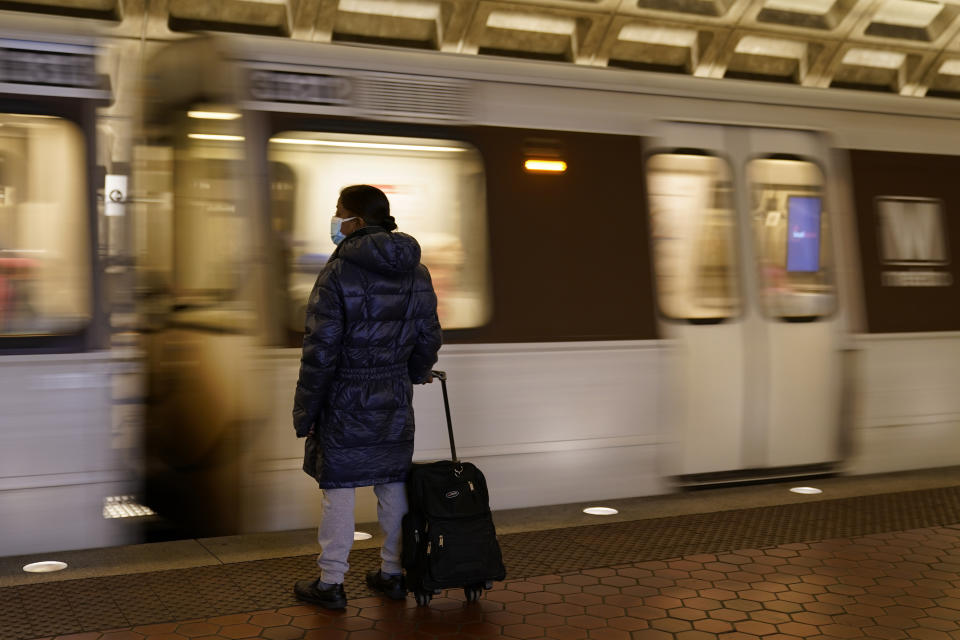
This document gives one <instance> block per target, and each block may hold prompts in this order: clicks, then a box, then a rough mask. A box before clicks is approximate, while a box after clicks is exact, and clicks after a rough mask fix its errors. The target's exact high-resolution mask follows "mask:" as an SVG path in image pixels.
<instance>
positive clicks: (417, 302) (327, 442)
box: [293, 226, 442, 489]
mask: <svg viewBox="0 0 960 640" xmlns="http://www.w3.org/2000/svg"><path fill="white" fill-rule="evenodd" d="M441 340H442V337H441V333H440V322H439V321H438V320H437V296H436V294H435V293H434V290H433V284H432V283H431V281H430V273H429V272H428V271H427V268H426V267H425V266H423V265H422V264H420V245H419V244H417V241H416V240H414V239H413V238H412V237H411V236H408V235H406V234H403V233H391V232H387V231H385V230H384V229H382V228H380V227H372V226H368V227H364V228H362V229H359V230H358V231H355V232H354V233H352V234H350V235H349V236H348V237H347V238H346V239H344V240H343V242H341V243H340V245H339V246H338V247H337V249H336V251H334V252H333V255H332V256H331V257H330V260H329V261H328V262H327V264H326V266H325V267H324V268H323V270H322V271H321V272H320V275H319V276H318V277H317V282H316V284H315V285H314V287H313V292H312V293H311V294H310V301H309V302H308V303H307V324H306V334H305V335H304V337H303V356H302V358H301V360H300V379H299V380H298V381H297V390H296V395H295V397H294V406H293V424H294V428H295V429H296V431H297V436H298V437H304V436H306V435H307V434H308V433H309V432H310V430H311V428H312V429H313V431H314V435H313V436H311V437H309V438H307V443H306V447H305V455H304V461H303V470H304V471H305V472H307V473H308V474H310V475H311V476H313V477H314V478H315V479H316V480H317V482H318V483H319V485H320V487H321V488H323V489H330V488H337V487H359V486H365V485H372V484H385V483H389V482H402V481H404V480H405V479H406V476H407V473H408V471H409V469H410V464H411V461H412V458H413V431H414V422H413V404H412V401H413V383H421V382H425V381H426V380H427V379H429V377H430V370H431V368H432V367H433V365H434V363H436V361H437V351H438V350H439V349H440V344H441Z"/></svg>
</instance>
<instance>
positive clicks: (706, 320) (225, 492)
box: [133, 36, 960, 535]
mask: <svg viewBox="0 0 960 640" xmlns="http://www.w3.org/2000/svg"><path fill="white" fill-rule="evenodd" d="M144 91H145V104H144V114H143V129H142V131H141V132H140V134H139V135H138V136H137V139H138V145H137V147H136V149H135V151H134V176H133V182H134V185H135V186H134V189H135V191H136V193H137V199H138V200H139V201H141V202H142V203H143V204H142V205H138V210H137V212H136V218H135V219H136V224H137V227H138V228H137V238H138V244H137V261H138V270H139V272H140V278H139V283H140V284H139V289H138V298H139V300H140V301H141V310H142V311H141V317H142V318H143V319H144V326H143V329H144V336H143V337H144V348H145V352H146V354H147V356H146V364H145V366H146V369H147V371H148V383H147V386H148V392H147V396H148V400H147V405H146V415H147V419H146V423H145V434H144V447H145V452H146V466H145V474H146V475H145V483H146V484H145V486H146V499H147V502H148V504H149V506H150V507H152V508H153V509H155V510H156V511H157V512H158V513H161V514H163V515H164V516H165V517H167V518H169V519H170V521H172V522H176V523H177V524H178V526H180V527H182V530H183V531H184V532H188V533H189V534H191V535H215V534H225V533H234V532H239V531H263V530H279V529H293V528H300V527H309V526H313V525H314V524H315V522H316V520H317V516H318V510H319V500H318V497H317V490H316V486H315V485H314V484H313V482H312V481H311V480H310V479H309V478H308V477H306V476H305V475H304V474H303V473H302V471H301V470H300V467H301V462H302V455H303V442H302V441H300V440H297V439H296V438H295V437H294V434H293V431H292V428H291V417H290V412H291V408H292V397H293V391H294V386H295V382H296V379H297V372H298V367H299V358H300V348H299V347H300V339H301V337H302V331H303V320H304V318H303V315H304V308H305V303H306V299H307V296H308V295H309V292H310V288H311V286H312V284H313V281H314V279H315V277H316V274H317V273H318V271H319V269H320V268H321V267H322V264H323V262H324V261H325V260H326V257H327V256H328V255H329V254H330V253H331V252H332V250H333V244H332V243H331V241H330V240H329V237H328V230H327V227H328V219H329V217H330V216H331V215H332V213H333V210H334V207H335V204H336V199H337V194H338V191H339V189H341V188H342V187H344V186H346V185H349V184H353V183H369V184H374V185H378V186H379V187H380V188H381V189H383V190H384V191H385V192H386V193H387V195H388V197H389V198H390V201H391V205H392V207H393V214H394V216H395V217H396V219H397V221H398V224H399V225H400V230H401V231H405V232H408V233H411V234H412V235H414V236H415V237H417V238H418V239H419V241H420V243H421V245H422V249H423V261H424V263H425V264H426V265H427V266H428V267H429V268H430V270H431V273H432V274H433V277H434V282H435V285H436V288H437V291H438V296H439V299H440V310H439V312H440V316H441V324H442V325H443V326H444V328H445V331H444V340H445V344H444V347H443V348H442V350H441V353H440V361H439V363H438V368H441V369H444V370H446V371H448V372H449V379H450V392H451V397H452V400H451V402H452V411H453V422H454V425H455V429H456V432H457V444H458V449H459V452H460V454H461V457H462V458H464V459H469V460H471V461H473V462H475V463H476V464H477V465H478V466H480V467H481V468H482V469H484V471H485V473H486V475H487V477H488V479H489V484H490V487H491V496H492V497H491V500H492V507H493V508H494V509H510V508H521V507H529V506H534V505H545V504H560V503H573V502H583V501H599V502H609V501H615V500H616V499H618V498H623V497H628V496H644V495H653V494H658V493H664V492H668V491H672V490H676V489H677V488H679V487H691V486H707V485H711V484H717V483H726V482H738V481H744V480H759V479H782V478H790V477H802V476H815V475H818V474H835V473H847V474H864V473H875V472H886V471H895V470H902V469H910V468H921V467H936V466H944V465H953V464H957V463H958V462H960V454H958V451H960V393H957V392H958V391H960V297H958V295H957V289H956V286H957V285H956V273H955V271H956V266H955V263H954V262H951V260H950V255H951V247H955V246H958V245H957V243H958V242H960V225H958V224H957V223H956V220H955V216H952V215H951V212H952V211H955V210H956V209H957V207H958V206H960V183H958V181H957V180H956V179H955V178H954V175H955V174H954V171H955V170H957V169H958V168H960V157H958V156H956V155H954V154H956V149H957V148H958V142H960V133H958V132H960V127H958V125H960V113H958V111H957V109H956V107H955V104H954V103H952V102H950V101H948V100H944V99H938V98H928V99H923V100H918V99H913V98H906V97H899V96H892V95H880V94H875V93H867V92H858V91H852V90H840V89H830V90H820V89H811V88H801V87H795V86H784V85H776V84H768V83H762V82H746V81H740V80H731V79H725V80H714V79H705V78H689V77H679V76H671V75H669V74H656V73H649V72H640V71H632V70H622V69H594V68H582V67H574V66H567V65H559V64H553V63H549V62H541V61H523V60H508V59H496V58H492V57H490V58H485V57H469V58H467V57H460V56H456V55H446V54H439V53H435V52H433V53H424V52H417V51H398V50H391V51H389V53H388V52H386V51H384V50H378V49H377V48H371V47H362V46H351V45H344V44H339V45H323V44H318V43H303V42H277V41H274V40H272V39H270V38H264V37H257V36H204V37H198V38H191V39H185V40H182V41H179V42H175V43H172V44H168V45H165V46H164V47H162V48H161V49H160V50H159V51H158V52H157V53H156V55H154V56H153V57H152V58H151V59H150V60H149V61H147V62H146V63H145V77H144ZM415 395H416V401H415V407H416V416H417V448H416V454H415V459H420V460H424V459H435V458H441V457H443V456H445V455H446V452H447V447H446V433H445V429H444V426H443V416H442V410H441V404H440V398H439V390H438V389H435V388H431V387H429V386H428V387H418V388H417V389H416V394H415ZM362 495H363V496H364V497H363V499H360V500H358V507H357V510H358V513H357V517H358V519H359V521H372V520H374V519H375V511H374V509H375V501H374V499H373V497H372V492H363V493H362Z"/></svg>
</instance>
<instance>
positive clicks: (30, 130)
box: [0, 114, 91, 336]
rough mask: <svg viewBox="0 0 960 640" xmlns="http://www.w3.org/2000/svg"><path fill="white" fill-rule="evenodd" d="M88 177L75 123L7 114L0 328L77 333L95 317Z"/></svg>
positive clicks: (0, 155) (0, 117)
mask: <svg viewBox="0 0 960 640" xmlns="http://www.w3.org/2000/svg"><path fill="white" fill-rule="evenodd" d="M86 180H87V172H86V158H85V143H84V140H83V135H82V134H81V132H80V130H79V128H78V127H77V126H76V125H74V124H73V123H71V122H69V121H66V120H62V119H60V118H55V117H50V116H37V115H20V114H0V335H5V336H17V335H54V334H68V333H75V332H77V331H79V330H81V329H82V328H83V327H84V326H85V325H86V324H87V322H88V321H89V319H90V311H91V310H90V304H91V294H90V291H91V281H90V280H91V262H90V261H91V256H90V230H89V227H88V224H89V220H88V213H89V212H88V211H87V191H86V188H85V187H86Z"/></svg>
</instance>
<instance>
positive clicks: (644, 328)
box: [447, 127, 656, 342]
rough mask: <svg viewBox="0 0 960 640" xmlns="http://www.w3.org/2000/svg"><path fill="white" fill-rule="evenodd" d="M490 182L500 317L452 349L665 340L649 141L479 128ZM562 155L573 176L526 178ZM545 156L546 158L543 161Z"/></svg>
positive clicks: (457, 338)
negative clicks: (657, 303)
mask: <svg viewBox="0 0 960 640" xmlns="http://www.w3.org/2000/svg"><path fill="white" fill-rule="evenodd" d="M464 134H465V135H464V140H466V141H467V142H469V143H471V144H473V145H474V146H476V147H477V149H479V151H480V153H481V155H482V156H483V159H484V164H485V170H486V175H487V216H488V220H489V231H490V264H491V268H490V269H491V275H492V282H493V315H492V318H491V320H490V323H489V324H488V325H486V326H484V327H479V328H477V329H470V330H461V331H451V332H449V333H448V335H447V338H448V339H449V342H550V341H570V340H641V339H650V338H655V337H656V325H655V317H656V316H655V312H654V301H653V291H652V284H651V281H652V280H651V279H652V274H651V270H650V255H649V253H650V244H649V240H648V238H649V235H648V232H647V215H646V205H645V202H646V199H645V194H644V187H643V173H642V166H641V154H642V148H641V144H640V139H639V138H637V137H634V136H618V135H604V134H595V133H573V132H556V131H550V132H544V131H536V130H530V129H508V128H500V127H474V128H469V129H467V130H465V131H464ZM544 147H546V148H549V149H553V150H555V151H556V152H557V153H558V154H559V155H560V156H561V157H562V159H563V160H564V161H565V162H566V163H567V171H566V173H563V174H560V175H551V174H535V173H529V172H527V171H525V170H524V167H523V163H524V160H525V159H526V157H527V154H528V153H531V154H534V155H538V154H536V151H537V150H538V149H542V148H544ZM539 155H541V157H542V154H539Z"/></svg>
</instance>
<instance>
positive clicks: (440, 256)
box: [270, 131, 490, 334]
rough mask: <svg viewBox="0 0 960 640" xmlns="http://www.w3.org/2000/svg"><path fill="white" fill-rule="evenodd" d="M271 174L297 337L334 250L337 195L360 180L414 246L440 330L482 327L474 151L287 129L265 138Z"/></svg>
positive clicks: (478, 176) (482, 250)
mask: <svg viewBox="0 0 960 640" xmlns="http://www.w3.org/2000/svg"><path fill="white" fill-rule="evenodd" d="M270 171H271V194H272V207H273V226H274V230H275V231H276V233H277V235H278V236H279V244H280V249H279V250H280V252H281V254H282V260H283V261H284V262H285V263H286V264H287V269H286V273H285V277H286V278H287V280H286V282H285V283H284V287H285V290H286V291H287V292H288V296H287V304H286V326H287V328H288V330H289V331H290V332H292V333H294V334H296V333H297V332H302V331H303V325H304V318H305V315H306V304H307V299H308V298H309V296H310V290H311V289H312V288H313V284H314V281H315V280H316V277H317V274H318V273H319V272H320V269H321V268H322V267H323V265H324V264H325V263H326V261H327V259H328V258H329V256H330V254H331V253H333V249H334V244H333V242H332V241H331V240H330V216H332V215H333V213H334V210H335V209H336V205H337V198H338V196H339V193H340V190H341V189H342V188H343V187H346V186H348V185H351V184H358V183H366V184H372V185H374V186H377V187H379V188H380V189H382V190H383V191H384V193H386V194H387V198H389V200H390V212H391V214H392V215H393V217H394V218H396V220H397V226H398V229H397V230H398V231H402V232H404V233H408V234H410V235H412V236H413V237H415V238H416V239H417V241H418V242H419V243H420V246H421V249H422V252H423V253H422V258H421V260H422V262H423V263H424V264H425V265H426V266H427V267H428V268H429V269H430V274H431V276H432V278H433V284H434V287H435V288H436V291H437V298H438V313H439V315H440V324H441V325H442V326H443V327H444V328H445V329H462V328H467V327H476V326H479V325H482V324H484V323H485V322H486V321H487V318H488V316H489V313H490V300H489V282H488V277H487V259H488V258H487V233H486V228H487V222H486V203H485V179H484V172H483V163H482V160H481V158H480V154H479V153H478V152H477V151H476V150H475V149H473V148H472V147H470V146H468V145H466V144H463V143H460V142H455V141H449V140H434V139H423V138H397V137H387V136H370V135H344V134H333V133H318V132H302V131H296V132H284V133H280V134H277V135H276V136H274V137H273V138H271V139H270Z"/></svg>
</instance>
